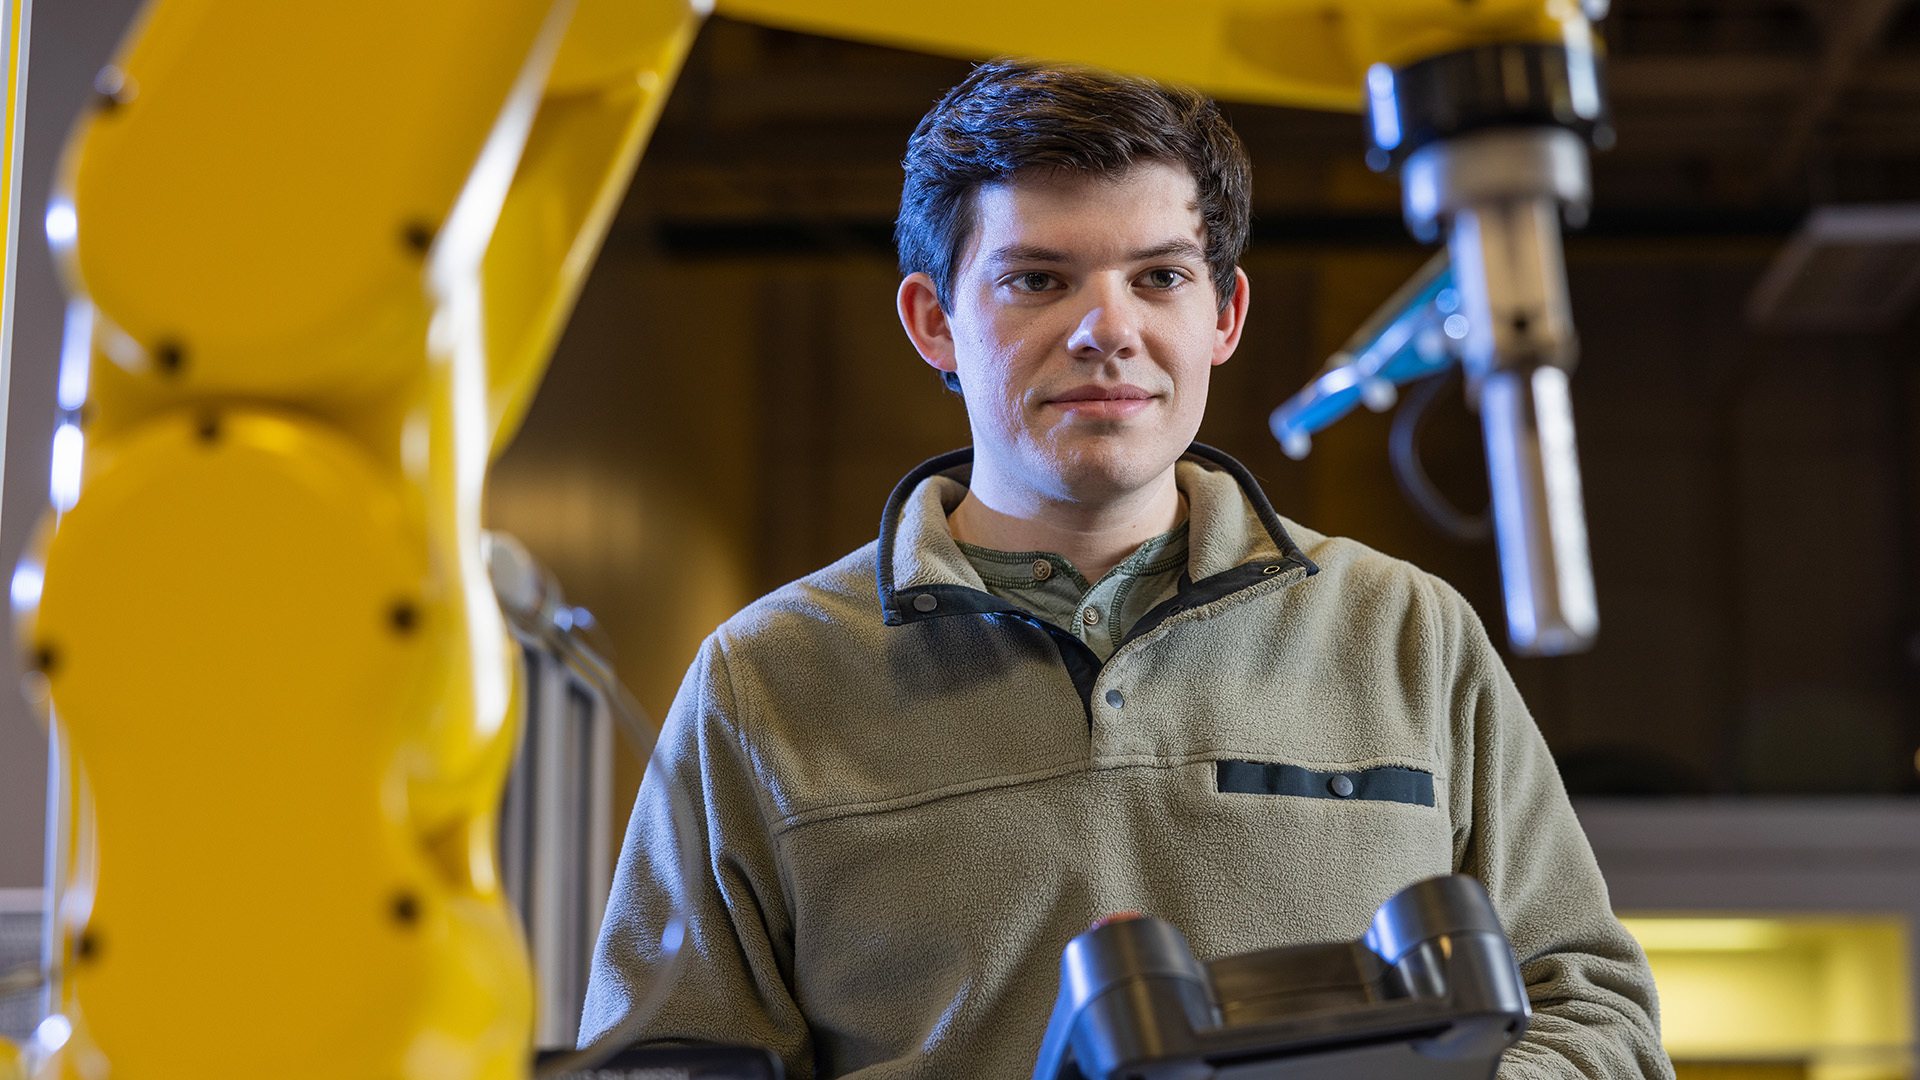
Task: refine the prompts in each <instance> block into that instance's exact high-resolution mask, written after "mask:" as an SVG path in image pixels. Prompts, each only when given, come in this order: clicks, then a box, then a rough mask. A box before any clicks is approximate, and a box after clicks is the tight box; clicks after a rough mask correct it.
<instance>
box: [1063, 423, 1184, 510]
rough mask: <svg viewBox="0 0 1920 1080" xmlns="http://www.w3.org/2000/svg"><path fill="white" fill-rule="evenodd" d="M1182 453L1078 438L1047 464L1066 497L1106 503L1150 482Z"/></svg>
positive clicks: (1086, 501) (1080, 500) (1080, 501)
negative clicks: (1167, 452)
mask: <svg viewBox="0 0 1920 1080" xmlns="http://www.w3.org/2000/svg"><path fill="white" fill-rule="evenodd" d="M1181 450H1182V451H1184V450H1185V447H1182V448H1181ZM1179 456H1180V454H1179V452H1175V453H1174V454H1172V455H1170V456H1169V455H1167V454H1164V453H1156V452H1155V451H1154V450H1151V449H1148V448H1145V447H1140V446H1130V445H1124V444H1120V443H1117V442H1112V441H1108V440H1102V439H1095V440H1074V442H1073V443H1072V444H1070V445H1067V446H1063V447H1058V448H1056V449H1055V450H1054V451H1053V452H1052V453H1051V454H1050V455H1048V456H1047V458H1046V460H1045V462H1044V468H1045V469H1046V471H1047V472H1049V473H1050V474H1051V476H1052V479H1053V481H1054V486H1055V487H1056V490H1058V491H1059V493H1060V494H1061V495H1062V496H1063V497H1065V498H1067V499H1070V500H1071V501H1073V502H1077V503H1102V502H1111V501H1113V500H1115V499H1122V498H1126V497H1127V496H1129V495H1132V494H1134V493H1135V492H1138V491H1140V490H1141V489H1143V488H1146V487H1148V486H1150V485H1151V484H1153V483H1154V482H1155V481H1156V480H1158V479H1159V478H1160V477H1161V475H1162V474H1164V473H1165V472H1166V471H1167V470H1168V469H1170V468H1172V467H1173V463H1174V461H1176V460H1178V458H1179ZM1163 459H1164V460H1163Z"/></svg>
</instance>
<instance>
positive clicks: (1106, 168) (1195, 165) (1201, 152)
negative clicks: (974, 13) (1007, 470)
mask: <svg viewBox="0 0 1920 1080" xmlns="http://www.w3.org/2000/svg"><path fill="white" fill-rule="evenodd" d="M1148 161H1161V162H1166V163H1168V164H1171V165H1174V166H1178V167H1184V168H1185V169H1186V170H1187V171H1188V172H1190V173H1191V174H1192V175H1193V180H1194V185H1195V187H1196V188H1197V189H1198V191H1199V196H1200V218H1201V221H1202V222H1203V223H1204V224H1205V225H1206V232H1207V235H1206V255H1207V271H1208V275H1209V276H1210V277H1211V278H1212V279H1213V290H1214V295H1215V297H1216V298H1217V299H1218V301H1219V303H1220V306H1221V307H1222V308H1225V307H1226V305H1227V302H1228V300H1230V299H1231V298H1232V296H1233V285H1234V281H1233V272H1234V268H1235V267H1236V266H1237V265H1239V262H1240V254H1241V252H1243V251H1245V250H1246V246H1247V221H1248V217H1249V210H1248V202H1249V199H1250V198H1251V191H1252V180H1251V177H1250V175H1249V173H1250V170H1249V168H1248V166H1247V155H1246V151H1245V150H1244V149H1243V148H1242V147H1241V145H1240V139H1239V137H1238V136H1236V135H1234V133H1233V129H1232V128H1231V127H1229V126H1228V125H1227V121H1226V118H1225V117H1224V116H1222V115H1221V114H1220V107H1219V106H1218V105H1215V104H1214V103H1213V101H1212V100H1210V99H1209V98H1207V97H1206V96H1204V95H1202V94H1198V93H1195V92H1194V91H1192V90H1188V89H1185V88H1183V87H1177V86H1166V85H1162V84H1160V83H1157V82H1153V81H1150V80H1147V79H1137V78H1131V77H1127V76H1122V75H1114V74H1110V73H1108V72H1103V71H1094V70H1090V69H1087V68H1078V67H1062V66H1046V67H1043V66H1040V65H1037V64H1030V63H1026V62H1022V61H1015V60H995V61H993V62H991V63H987V64H982V65H980V66H979V67H977V68H974V69H973V72H972V73H971V74H969V75H968V76H967V77H966V78H965V79H964V80H962V81H961V82H960V84H959V85H958V86H955V87H954V88H953V89H951V90H949V91H947V93H946V96H944V97H942V98H941V99H940V101H939V103H938V104H936V105H935V106H934V107H933V109H932V111H930V112H928V113H927V115H926V116H925V117H923V118H921V120H920V125H919V126H918V127H916V128H915V129H914V131H913V137H912V138H910V139H908V140H907V156H906V159H905V160H904V161H903V162H902V163H901V164H902V166H903V167H904V168H905V170H906V182H905V184H904V185H903V186H902V188H901V192H900V216H899V217H898V218H896V219H895V220H894V226H893V239H894V243H895V245H896V246H897V247H898V248H899V250H900V272H901V273H902V274H912V273H925V274H926V275H927V276H928V277H931V278H932V279H933V287H934V292H935V294H936V295H937V296H938V297H939V299H940V306H941V307H942V308H944V309H945V310H947V311H949V312H951V311H952V310H953V278H954V273H955V271H956V269H957V266H956V264H957V263H958V261H959V258H960V252H961V249H963V248H964V247H965V246H966V244H967V241H968V240H969V239H970V238H971V236H972V232H973V227H974V199H973V193H974V191H975V190H976V189H978V188H979V187H980V186H981V185H982V184H991V183H997V182H1004V181H1006V180H1010V179H1012V178H1013V177H1014V176H1015V175H1017V174H1018V173H1021V172H1023V171H1026V170H1028V169H1039V170H1056V169H1057V170H1063V171H1068V172H1080V173H1092V174H1095V175H1103V176H1118V175H1120V174H1122V173H1124V172H1126V171H1127V170H1128V169H1130V168H1132V167H1133V166H1134V165H1136V164H1139V163H1141V162H1148Z"/></svg>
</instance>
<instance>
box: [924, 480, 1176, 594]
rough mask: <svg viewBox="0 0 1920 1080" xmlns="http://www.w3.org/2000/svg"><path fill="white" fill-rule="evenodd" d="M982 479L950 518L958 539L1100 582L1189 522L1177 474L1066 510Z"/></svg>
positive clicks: (1067, 504) (1065, 506)
mask: <svg viewBox="0 0 1920 1080" xmlns="http://www.w3.org/2000/svg"><path fill="white" fill-rule="evenodd" d="M983 479H986V478H983V477H981V476H980V475H979V474H978V473H977V472H976V474H975V476H974V482H973V484H972V485H971V486H970V487H969V488H968V489H967V497H966V498H964V499H962V500H961V501H960V505H959V506H956V507H954V510H953V513H951V514H949V515H948V516H947V526H948V528H949V529H951V530H952V532H953V538H954V539H955V540H959V541H962V542H965V543H968V544H973V545H975V546H976V547H984V548H992V549H994V550H996V551H1050V552H1053V553H1055V554H1057V555H1061V556H1063V557H1065V558H1066V560H1067V561H1068V562H1070V563H1072V564H1073V566H1074V569H1076V570H1078V571H1080V574H1081V576H1082V577H1085V578H1086V579H1087V580H1088V581H1098V580H1100V579H1101V578H1102V577H1104V576H1106V573H1107V571H1109V570H1111V569H1113V568H1114V567H1115V566H1118V565H1119V564H1120V562H1121V561H1122V560H1123V559H1125V558H1126V557H1127V556H1128V555H1131V554H1133V552H1134V551H1135V550H1137V549H1138V548H1139V547H1140V545H1141V544H1144V543H1146V542H1147V541H1148V540H1151V539H1153V538H1154V537H1156V536H1159V535H1160V534H1161V533H1164V532H1166V531H1168V530H1170V529H1172V528H1173V527H1174V526H1175V525H1178V524H1180V521H1181V520H1182V519H1183V518H1185V517H1186V513H1187V501H1186V498H1185V496H1183V495H1181V494H1180V489H1179V488H1177V487H1175V486H1174V482H1173V470H1172V469H1168V470H1167V471H1166V473H1165V474H1163V475H1162V476H1161V477H1160V478H1159V479H1158V480H1155V481H1154V482H1153V483H1151V484H1149V485H1147V486H1146V487H1145V488H1143V489H1141V490H1140V491H1136V492H1130V493H1128V494H1127V495H1126V496H1123V497H1122V498H1119V499H1115V500H1112V501H1109V502H1104V503H1085V502H1060V501H1055V500H1049V499H1043V498H1040V497H1038V496H1036V495H1032V494H1026V493H1020V494H1016V493H1015V492H1012V491H1009V490H1007V489H1006V488H1005V487H1003V486H1002V485H999V484H995V483H993V482H992V481H991V480H990V479H987V482H986V483H984V484H983V483H982V482H981V481H982V480H983Z"/></svg>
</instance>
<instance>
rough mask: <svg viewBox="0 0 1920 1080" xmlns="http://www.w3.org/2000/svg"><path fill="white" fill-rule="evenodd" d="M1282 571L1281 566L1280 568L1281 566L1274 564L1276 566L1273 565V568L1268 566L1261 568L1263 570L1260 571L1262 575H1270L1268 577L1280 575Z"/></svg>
mask: <svg viewBox="0 0 1920 1080" xmlns="http://www.w3.org/2000/svg"><path fill="white" fill-rule="evenodd" d="M1280 570H1281V566H1280V564H1279V563H1274V564H1273V565H1272V566H1266V567H1262V568H1261V570H1260V572H1261V573H1263V574H1266V575H1268V576H1272V575H1274V574H1277V573H1279V572H1280Z"/></svg>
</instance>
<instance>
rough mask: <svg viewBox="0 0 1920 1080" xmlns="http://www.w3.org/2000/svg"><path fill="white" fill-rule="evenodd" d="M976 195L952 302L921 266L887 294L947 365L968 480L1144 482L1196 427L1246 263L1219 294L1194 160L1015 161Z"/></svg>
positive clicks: (1073, 493)
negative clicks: (1051, 164) (1225, 297)
mask: <svg viewBox="0 0 1920 1080" xmlns="http://www.w3.org/2000/svg"><path fill="white" fill-rule="evenodd" d="M974 209H975V214H974V217H975V227H974V230H973V235H972V238H971V240H970V242H969V243H968V244H967V246H966V249H965V250H964V251H963V252H962V253H961V257H960V264H959V266H958V268H957V269H956V272H955V275H954V283H953V297H952V303H953V310H952V312H951V313H945V312H942V311H941V310H940V308H939V306H938V303H937V301H935V300H933V299H932V284H931V282H930V281H927V280H926V278H925V275H913V276H911V277H909V278H908V280H907V281H906V282H904V283H902V286H901V296H900V307H901V317H902V320H903V321H904V322H905V323H906V324H907V330H908V333H909V335H910V336H911V337H913V339H914V344H915V346H916V347H917V348H919V350H920V352H921V355H922V356H924V357H925V358H926V360H927V362H928V363H930V364H932V365H933V366H934V367H936V368H940V369H942V370H947V371H957V372H958V373H959V376H960V385H961V389H962V391H963V392H964V395H965V398H966V405H967V416H968V420H969V422H970V424H971V425H972V429H973V441H974V451H975V461H976V464H975V484H976V487H978V486H979V484H980V483H981V481H982V480H987V479H991V481H992V482H994V483H997V484H999V485H1002V487H1003V490H1006V492H1007V493H1008V494H1010V495H1015V496H1021V495H1024V496H1027V497H1033V498H1038V499H1041V500H1045V501H1055V502H1059V501H1067V502H1076V503H1099V502H1108V501H1112V500H1116V499H1121V498H1125V497H1126V496H1127V495H1129V494H1132V493H1134V492H1138V491H1141V490H1143V489H1145V488H1146V487H1147V486H1148V485H1151V484H1153V483H1154V482H1155V481H1156V480H1158V479H1160V478H1161V477H1163V476H1164V475H1165V474H1166V471H1167V470H1168V469H1170V468H1171V467H1172V466H1173V463H1174V461H1175V460H1176V459H1178V458H1179V456H1180V455H1181V453H1182V452H1183V451H1185V450H1186V448H1187V445H1188V444H1189V443H1191V442H1192V441H1193V437H1194V435H1195V433H1196V432H1198V431H1199V429H1200V419H1201V416H1202V414H1203V413H1204V412H1205V411H1206V405H1207V379H1208V376H1209V374H1210V372H1211V370H1212V368H1213V366H1214V365H1216V364H1221V363H1224V362H1226V359H1227V358H1228V357H1229V356H1230V355H1232V353H1233V349H1234V346H1235V345H1236V344H1237V343H1238V341H1239V334H1240V325H1241V321H1242V319H1243V318H1244V316H1245V312H1246V300H1247V288H1246V277H1245V275H1244V274H1242V273H1239V272H1237V271H1236V284H1235V289H1234V296H1233V297H1232V298H1231V301H1230V302H1229V303H1228V304H1227V306H1226V308H1225V310H1224V311H1223V310H1222V309H1221V307H1220V304H1219V300H1218V297H1217V296H1216V294H1215V292H1214V289H1213V286H1212V283H1211V281H1210V279H1209V277H1208V270H1207V262H1206V255H1205V249H1206V233H1205V227H1204V225H1203V223H1202V221H1201V218H1200V211H1199V208H1198V204H1197V193H1196V189H1195V186H1194V181H1193V177H1192V176H1191V175H1189V174H1188V173H1187V172H1186V171H1184V170H1182V169H1180V168H1178V167H1175V166H1172V165H1167V164H1162V163H1158V162H1154V163H1147V164H1142V165H1139V166H1136V167H1135V168H1133V169H1132V170H1130V171H1129V172H1127V173H1125V174H1123V175H1121V176H1118V177H1100V176H1090V175H1085V174H1068V173H1044V174H1033V175H1030V176H1029V175H1023V176H1020V177H1017V178H1015V179H1014V180H1013V181H1011V182H1008V183H1003V184H994V185H990V186H987V187H983V188H981V189H980V190H979V191H977V192H976V193H975V196H974ZM916 278H918V279H919V281H918V282H916V281H915V279H916ZM983 472H984V473H986V474H988V475H984V476H983Z"/></svg>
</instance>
